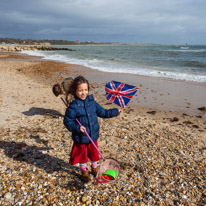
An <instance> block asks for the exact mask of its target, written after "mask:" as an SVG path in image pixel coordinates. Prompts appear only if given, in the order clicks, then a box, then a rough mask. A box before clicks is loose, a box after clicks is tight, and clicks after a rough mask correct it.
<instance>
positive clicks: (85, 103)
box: [64, 95, 119, 144]
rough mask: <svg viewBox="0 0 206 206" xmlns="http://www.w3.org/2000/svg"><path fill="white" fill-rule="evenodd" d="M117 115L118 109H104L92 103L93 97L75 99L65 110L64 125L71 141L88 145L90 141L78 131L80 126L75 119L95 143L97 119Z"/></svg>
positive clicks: (97, 129) (97, 128)
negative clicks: (69, 132)
mask: <svg viewBox="0 0 206 206" xmlns="http://www.w3.org/2000/svg"><path fill="white" fill-rule="evenodd" d="M118 114H119V111H118V109H108V110H107V109H104V108H103V107H101V106H100V105H99V104H98V103H97V102H95V101H94V98H93V95H88V96H87V98H86V99H85V100H81V99H79V98H76V99H75V100H73V101H72V102H71V103H70V105H69V107H68V108H67V110H66V113H65V116H64V125H65V126H66V128H67V129H68V130H69V131H71V132H72V139H73V140H74V141H75V142H78V143H84V144H85V143H89V142H90V140H89V138H88V137H87V135H86V134H85V133H82V132H81V131H80V125H79V124H78V123H77V121H76V120H75V119H76V118H77V119H78V120H79V121H80V123H81V124H82V125H83V126H84V127H85V128H86V130H87V133H88V134H89V135H90V137H91V138H92V140H93V141H94V142H96V140H97V139H98V138H99V123H98V118H97V117H102V118H111V117H116V116H117V115H118Z"/></svg>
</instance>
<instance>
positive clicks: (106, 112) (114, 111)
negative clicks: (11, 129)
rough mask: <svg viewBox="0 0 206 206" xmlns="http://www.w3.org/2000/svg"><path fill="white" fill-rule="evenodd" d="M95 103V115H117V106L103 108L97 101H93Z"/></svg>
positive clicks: (106, 116) (104, 116)
mask: <svg viewBox="0 0 206 206" xmlns="http://www.w3.org/2000/svg"><path fill="white" fill-rule="evenodd" d="M95 104H96V111H97V116H98V117H102V118H112V117H116V116H118V114H119V110H118V109H117V108H114V109H104V108H103V107H101V106H100V105H99V104H98V103H97V102H95Z"/></svg>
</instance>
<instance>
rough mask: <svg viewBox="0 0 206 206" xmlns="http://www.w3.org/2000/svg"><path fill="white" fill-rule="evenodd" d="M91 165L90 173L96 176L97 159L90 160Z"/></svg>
mask: <svg viewBox="0 0 206 206" xmlns="http://www.w3.org/2000/svg"><path fill="white" fill-rule="evenodd" d="M91 166H92V174H93V175H94V177H96V176H97V172H98V168H97V161H95V162H93V161H92V162H91Z"/></svg>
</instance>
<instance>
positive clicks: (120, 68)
mask: <svg viewBox="0 0 206 206" xmlns="http://www.w3.org/2000/svg"><path fill="white" fill-rule="evenodd" d="M21 53H24V54H28V55H32V56H41V57H42V58H43V59H45V60H55V61H60V62H66V63H70V64H77V65H82V66H86V67H90V68H91V69H97V70H99V71H103V72H114V73H128V74H136V75H143V76H151V77H161V78H170V79H175V80H185V81H194V82H206V75H201V74H192V73H184V72H180V70H178V69H176V70H175V71H170V70H171V68H165V67H164V69H165V70H166V71H161V70H162V68H158V67H151V66H144V68H143V67H141V66H131V65H129V64H122V62H121V63H120V62H118V61H117V62H116V61H111V60H110V59H109V61H108V59H107V61H105V60H103V59H97V58H91V59H87V58H76V57H75V56H73V57H72V56H68V54H59V53H54V52H50V51H47V52H45V51H22V52H21ZM112 62H113V63H112Z"/></svg>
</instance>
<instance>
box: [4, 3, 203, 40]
mask: <svg viewBox="0 0 206 206" xmlns="http://www.w3.org/2000/svg"><path fill="white" fill-rule="evenodd" d="M205 9H206V4H205V3H204V1H203V0H182V1H179V0H164V1H160V0H159V1H153V0H128V1H119V0H98V1H97V0H75V1H73V0H58V1H56V0H44V1H42V0H36V1H32V0H19V1H16V0H9V1H8V0H6V1H5V0H3V1H1V2H0V30H1V33H0V35H1V36H3V37H17V38H27V36H28V37H29V38H55V39H68V40H75V39H80V38H82V39H81V40H93V39H98V41H116V40H117V39H118V41H121V42H130V41H134V42H154V43H161V42H162V43H166V42H167V41H168V40H170V42H168V43H181V42H180V41H183V39H184V40H185V41H187V39H188V40H190V41H191V42H192V43H198V42H200V43H202V42H205V40H204V38H203V36H204V35H203V34H205V30H206V28H205V26H204V25H205V23H204V21H205V17H206V14H205ZM193 30H195V31H196V35H195V37H192V36H191V35H193V34H194V32H193ZM32 35H33V36H32ZM115 36H116V37H115ZM198 36H199V37H200V39H197V37H198Z"/></svg>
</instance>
